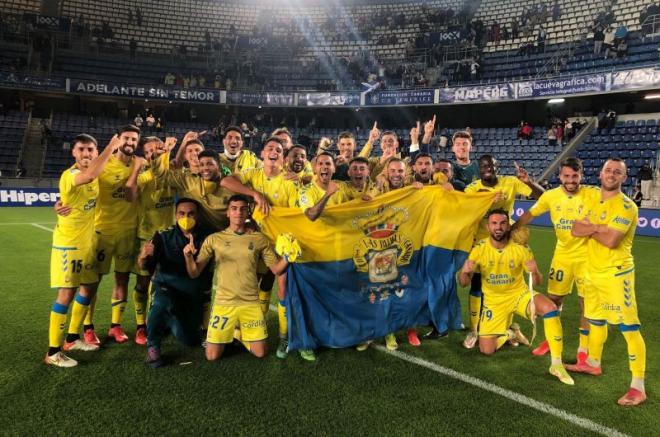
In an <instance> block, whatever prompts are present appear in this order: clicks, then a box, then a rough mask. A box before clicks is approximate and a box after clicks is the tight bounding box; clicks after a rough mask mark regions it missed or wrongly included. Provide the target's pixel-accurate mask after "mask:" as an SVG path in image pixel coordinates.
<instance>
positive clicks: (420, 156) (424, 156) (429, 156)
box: [413, 153, 433, 165]
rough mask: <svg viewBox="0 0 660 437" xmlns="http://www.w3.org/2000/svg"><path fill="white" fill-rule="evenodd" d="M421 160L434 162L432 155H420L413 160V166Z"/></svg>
mask: <svg viewBox="0 0 660 437" xmlns="http://www.w3.org/2000/svg"><path fill="white" fill-rule="evenodd" d="M420 158H429V159H430V160H431V162H433V157H432V156H431V155H429V154H428V153H418V154H417V155H416V156H415V159H413V165H414V164H417V160H418V159H420Z"/></svg>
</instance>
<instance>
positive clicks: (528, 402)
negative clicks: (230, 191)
mask: <svg viewBox="0 0 660 437" xmlns="http://www.w3.org/2000/svg"><path fill="white" fill-rule="evenodd" d="M270 309H271V311H277V307H276V306H275V305H270ZM371 347H373V348H375V349H377V350H379V351H381V352H385V353H387V354H389V355H392V356H394V357H396V358H399V359H400V360H403V361H407V362H409V363H412V364H416V365H418V366H421V367H425V368H427V369H429V370H433V371H434V372H437V373H440V374H442V375H444V376H447V377H449V378H452V379H456V380H458V381H461V382H464V383H466V384H469V385H472V386H474V387H477V388H480V389H482V390H486V391H489V392H491V393H495V394H496V395H499V396H502V397H504V398H507V399H509V400H511V401H513V402H517V403H519V404H522V405H525V406H527V407H530V408H533V409H535V410H538V411H540V412H542V413H546V414H549V415H551V416H555V417H558V418H560V419H562V420H565V421H566V422H569V423H571V424H573V425H576V426H579V427H580V428H584V429H587V430H589V431H593V432H596V433H598V434H602V435H606V436H617V437H625V436H627V434H623V433H622V432H620V431H617V430H616V429H613V428H608V427H606V426H604V425H601V424H599V423H596V422H594V421H592V420H589V419H585V418H583V417H580V416H576V415H575V414H571V413H569V412H568V411H564V410H561V409H559V408H555V407H553V406H552V405H550V404H546V403H544V402H540V401H537V400H535V399H532V398H530V397H527V396H525V395H523V394H520V393H516V392H514V391H511V390H507V389H505V388H503V387H500V386H498V385H495V384H491V383H490V382H486V381H483V380H481V379H479V378H475V377H474V376H470V375H466V374H464V373H461V372H457V371H456V370H453V369H450V368H448V367H443V366H440V365H439V364H435V363H432V362H430V361H426V360H423V359H421V358H417V357H414V356H412V355H408V354H406V353H404V352H399V351H389V350H387V349H386V348H385V347H384V346H381V345H377V344H372V345H371Z"/></svg>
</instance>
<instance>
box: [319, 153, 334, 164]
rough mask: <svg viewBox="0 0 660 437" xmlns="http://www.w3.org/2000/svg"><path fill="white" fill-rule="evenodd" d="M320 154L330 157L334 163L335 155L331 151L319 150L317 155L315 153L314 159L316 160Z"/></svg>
mask: <svg viewBox="0 0 660 437" xmlns="http://www.w3.org/2000/svg"><path fill="white" fill-rule="evenodd" d="M321 156H329V157H330V159H332V163H333V164H334V163H335V155H333V154H332V153H330V152H321V153H319V154H318V155H316V159H317V160H318V158H320V157H321Z"/></svg>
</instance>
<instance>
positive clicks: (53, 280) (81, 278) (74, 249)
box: [50, 242, 99, 288]
mask: <svg viewBox="0 0 660 437" xmlns="http://www.w3.org/2000/svg"><path fill="white" fill-rule="evenodd" d="M93 243H94V242H92V244H91V245H89V246H75V245H53V248H52V249H51V252H50V286H51V287H52V288H77V287H78V286H80V284H94V283H96V282H98V280H99V275H98V274H97V273H96V263H95V255H96V246H95V245H94V244H93Z"/></svg>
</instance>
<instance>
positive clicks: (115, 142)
mask: <svg viewBox="0 0 660 437" xmlns="http://www.w3.org/2000/svg"><path fill="white" fill-rule="evenodd" d="M122 145H123V143H122V141H121V139H120V138H119V135H117V134H114V135H113V136H112V138H111V139H110V142H109V143H108V147H110V149H111V150H112V153H114V152H115V151H116V150H117V149H119V148H120V147H121V146H122Z"/></svg>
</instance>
